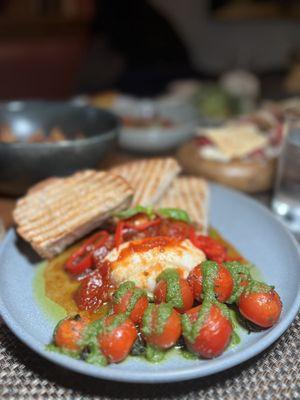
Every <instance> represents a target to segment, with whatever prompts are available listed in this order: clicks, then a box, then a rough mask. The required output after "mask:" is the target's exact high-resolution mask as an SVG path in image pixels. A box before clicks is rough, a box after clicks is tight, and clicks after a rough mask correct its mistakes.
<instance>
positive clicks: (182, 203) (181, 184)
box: [158, 176, 209, 232]
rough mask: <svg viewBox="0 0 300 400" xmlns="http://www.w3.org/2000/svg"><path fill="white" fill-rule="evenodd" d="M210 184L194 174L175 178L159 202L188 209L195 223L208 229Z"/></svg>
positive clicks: (200, 227) (204, 229)
mask: <svg viewBox="0 0 300 400" xmlns="http://www.w3.org/2000/svg"><path fill="white" fill-rule="evenodd" d="M208 202H209V197H208V186H207V183H206V181H205V180H204V179H200V178H196V177H193V176H180V177H178V178H175V179H174V180H173V182H172V184H171V186H170V188H169V189H168V190H167V191H166V192H165V194H164V195H163V197H162V198H161V199H160V201H159V202H158V206H159V207H162V208H163V207H173V208H179V209H183V210H185V211H187V213H188V214H189V216H190V218H191V220H192V221H193V223H195V224H196V225H197V227H198V229H200V230H202V231H203V232H206V231H207V227H208V221H207V215H208Z"/></svg>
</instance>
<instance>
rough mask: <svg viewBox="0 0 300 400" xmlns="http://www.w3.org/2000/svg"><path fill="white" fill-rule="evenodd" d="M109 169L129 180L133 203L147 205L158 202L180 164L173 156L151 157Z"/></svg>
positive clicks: (176, 173) (175, 174) (178, 169)
mask: <svg viewBox="0 0 300 400" xmlns="http://www.w3.org/2000/svg"><path fill="white" fill-rule="evenodd" d="M111 171H112V172H113V173H115V174H117V175H121V176H122V177H123V178H124V179H126V180H127V181H128V182H130V185H131V186H132V187H133V189H134V192H135V193H134V197H133V205H137V204H143V206H148V205H154V204H156V203H157V202H158V200H159V199H160V198H161V197H162V195H163V194H164V192H165V191H166V189H167V188H168V187H169V186H170V185H171V183H172V181H173V179H174V178H175V177H176V176H177V175H178V174H179V172H180V166H179V164H178V163H177V161H176V160H175V159H174V158H170V157H168V158H151V159H148V160H146V159H145V160H139V161H132V162H129V163H126V164H123V165H120V166H117V167H115V168H112V169H111Z"/></svg>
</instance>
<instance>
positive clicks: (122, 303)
mask: <svg viewBox="0 0 300 400" xmlns="http://www.w3.org/2000/svg"><path fill="white" fill-rule="evenodd" d="M134 290H135V289H132V290H128V291H127V292H126V293H125V294H124V295H123V296H122V298H121V299H120V300H119V301H118V302H115V301H114V304H113V310H114V313H115V314H121V313H125V312H126V311H127V310H128V306H129V305H130V300H131V298H132V295H133V294H134ZM147 307H148V298H147V295H146V294H145V295H144V296H141V297H140V298H139V299H138V300H137V302H136V303H135V305H134V307H133V310H132V311H131V313H130V315H129V318H130V319H131V321H132V322H133V323H134V324H140V322H141V320H142V318H143V315H144V313H145V311H146V309H147Z"/></svg>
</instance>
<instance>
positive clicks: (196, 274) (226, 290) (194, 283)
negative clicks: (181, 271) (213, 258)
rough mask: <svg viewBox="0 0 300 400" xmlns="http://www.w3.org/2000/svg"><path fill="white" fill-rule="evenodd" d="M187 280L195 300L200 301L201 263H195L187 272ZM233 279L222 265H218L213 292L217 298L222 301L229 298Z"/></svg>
mask: <svg viewBox="0 0 300 400" xmlns="http://www.w3.org/2000/svg"><path fill="white" fill-rule="evenodd" d="M188 282H189V284H190V286H191V288H192V290H193V292H194V297H195V299H196V300H197V301H201V295H202V270H201V265H197V266H196V267H195V268H194V269H193V270H192V271H191V272H190V274H189V276H188ZM233 286H234V285H233V279H232V276H231V274H230V272H229V271H228V269H226V268H225V267H224V266H223V265H221V264H219V266H218V275H217V277H216V279H215V289H214V290H215V294H216V297H217V299H218V300H219V301H220V302H221V303H223V302H225V301H226V300H228V299H229V297H230V296H231V293H232V290H233Z"/></svg>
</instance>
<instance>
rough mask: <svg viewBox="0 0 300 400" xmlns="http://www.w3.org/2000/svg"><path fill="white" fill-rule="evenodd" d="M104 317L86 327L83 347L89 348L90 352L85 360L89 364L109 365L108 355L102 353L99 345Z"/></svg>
mask: <svg viewBox="0 0 300 400" xmlns="http://www.w3.org/2000/svg"><path fill="white" fill-rule="evenodd" d="M103 321H104V318H100V319H99V320H97V321H94V322H92V323H91V324H90V325H88V326H87V327H86V329H85V332H84V335H83V339H82V340H81V343H80V344H81V347H82V349H84V348H87V349H88V354H87V356H86V357H85V361H86V362H87V363H89V364H93V365H99V366H105V365H107V360H106V357H105V356H104V355H103V354H102V352H101V351H100V349H99V345H98V339H97V337H98V335H99V333H100V332H101V331H102V330H103Z"/></svg>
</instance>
